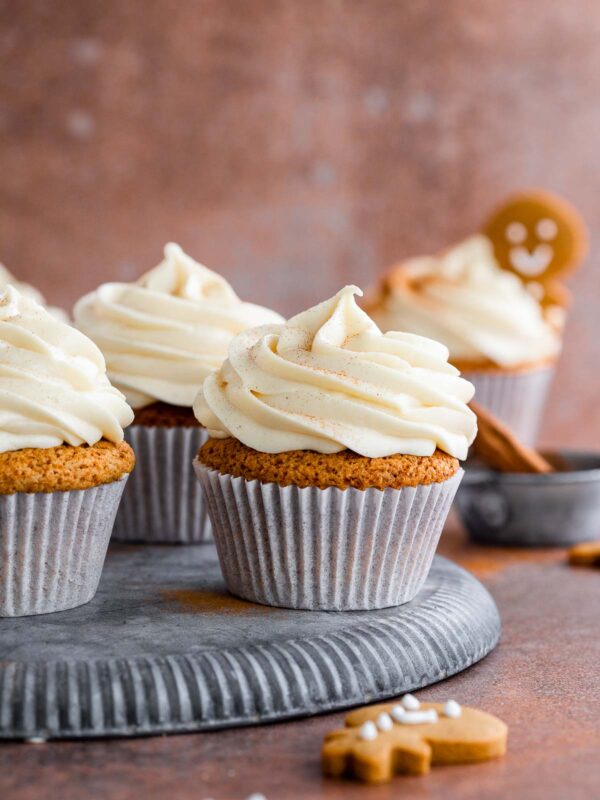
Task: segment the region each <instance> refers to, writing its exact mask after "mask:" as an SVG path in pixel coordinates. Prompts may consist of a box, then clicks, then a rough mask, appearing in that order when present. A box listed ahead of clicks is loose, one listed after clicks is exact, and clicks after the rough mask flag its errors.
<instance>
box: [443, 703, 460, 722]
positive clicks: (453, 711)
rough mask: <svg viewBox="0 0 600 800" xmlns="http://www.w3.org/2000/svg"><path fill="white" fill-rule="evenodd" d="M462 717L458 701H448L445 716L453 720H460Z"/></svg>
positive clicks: (445, 705) (445, 704)
mask: <svg viewBox="0 0 600 800" xmlns="http://www.w3.org/2000/svg"><path fill="white" fill-rule="evenodd" d="M461 715H462V708H461V707H460V705H459V704H458V703H457V702H456V700H448V701H447V702H446V703H444V716H445V717H450V718H451V719H458V718H459V717H460V716H461Z"/></svg>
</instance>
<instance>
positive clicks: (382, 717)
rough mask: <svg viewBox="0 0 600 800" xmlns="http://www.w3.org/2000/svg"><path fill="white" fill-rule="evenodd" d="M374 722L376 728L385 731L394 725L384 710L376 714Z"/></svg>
mask: <svg viewBox="0 0 600 800" xmlns="http://www.w3.org/2000/svg"><path fill="white" fill-rule="evenodd" d="M375 724H376V725H377V729H378V730H380V731H382V732H383V733H385V731H391V730H392V728H393V727H394V722H393V720H392V718H391V717H390V715H389V714H386V713H385V711H382V712H381V714H378V715H377V719H376V720H375Z"/></svg>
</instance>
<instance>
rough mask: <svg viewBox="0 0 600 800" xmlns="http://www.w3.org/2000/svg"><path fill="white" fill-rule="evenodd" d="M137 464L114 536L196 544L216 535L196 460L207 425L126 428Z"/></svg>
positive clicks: (120, 539)
mask: <svg viewBox="0 0 600 800" xmlns="http://www.w3.org/2000/svg"><path fill="white" fill-rule="evenodd" d="M125 439H126V440H127V441H128V442H129V444H130V445H131V446H132V448H133V451H134V453H135V457H136V467H135V469H134V471H133V472H132V474H131V477H130V478H129V482H128V484H127V488H126V489H125V492H124V493H123V500H122V502H121V505H120V507H119V513H118V514H117V519H116V521H115V527H114V531H113V540H117V541H128V542H154V543H157V542H167V543H172V544H177V543H179V544H193V543H199V542H210V541H212V532H211V526H210V519H209V517H208V514H207V510H206V504H205V502H204V497H203V494H202V488H201V487H200V486H199V485H198V481H197V480H196V478H195V476H194V470H193V469H192V462H193V460H194V458H195V457H196V455H197V453H198V450H199V448H200V447H201V446H202V445H203V444H204V442H205V441H206V440H207V439H208V433H207V431H206V430H205V429H204V428H199V427H194V428H181V427H180V428H150V427H147V426H145V425H133V426H131V427H129V428H127V429H126V430H125Z"/></svg>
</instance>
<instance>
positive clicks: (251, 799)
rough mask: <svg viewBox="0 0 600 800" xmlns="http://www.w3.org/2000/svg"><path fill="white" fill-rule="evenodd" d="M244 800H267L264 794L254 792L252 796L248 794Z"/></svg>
mask: <svg viewBox="0 0 600 800" xmlns="http://www.w3.org/2000/svg"><path fill="white" fill-rule="evenodd" d="M246 800H267V798H266V797H265V796H264V794H261V793H260V792H255V793H254V794H249V795H248V797H247V798H246Z"/></svg>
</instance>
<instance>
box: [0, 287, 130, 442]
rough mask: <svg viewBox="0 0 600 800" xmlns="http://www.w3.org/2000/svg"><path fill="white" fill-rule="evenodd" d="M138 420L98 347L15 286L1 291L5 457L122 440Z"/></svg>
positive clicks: (0, 411) (0, 418)
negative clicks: (114, 383) (111, 378)
mask: <svg viewBox="0 0 600 800" xmlns="http://www.w3.org/2000/svg"><path fill="white" fill-rule="evenodd" d="M132 419H133V412H132V411H131V409H130V408H129V406H128V405H127V403H126V402H125V398H124V397H123V395H122V394H121V393H120V392H119V391H117V389H115V388H114V387H112V386H111V384H110V382H109V380H108V378H107V376H106V366H105V364H104V358H103V357H102V353H101V352H100V350H98V348H97V347H96V345H95V344H94V343H93V342H91V341H90V340H89V339H88V338H87V337H86V336H84V335H83V334H82V333H80V332H79V331H78V330H75V328H72V327H71V326H70V325H67V324H66V323H64V322H60V320H57V319H56V318H55V317H53V316H52V315H51V314H49V313H48V312H47V311H46V310H45V309H44V308H43V307H42V306H41V305H39V304H38V303H36V302H35V301H34V300H31V299H30V298H28V297H25V296H24V295H22V294H20V293H19V292H18V291H17V289H15V288H14V287H12V286H8V287H7V288H6V290H5V291H4V292H3V293H2V294H0V452H1V453H5V452H7V451H10V450H21V449H22V448H25V447H36V448H45V447H58V446H59V445H61V444H64V443H67V444H70V445H81V444H89V445H91V444H95V443H96V442H98V441H99V440H100V439H102V438H104V439H108V440H110V441H112V442H120V441H122V439H123V428H124V427H125V426H126V425H129V423H130V422H131V421H132Z"/></svg>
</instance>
